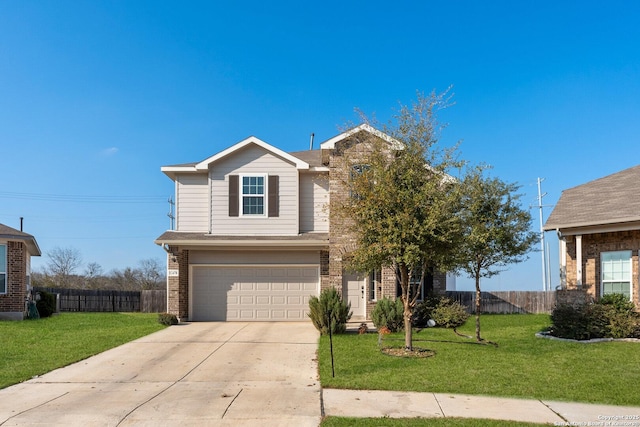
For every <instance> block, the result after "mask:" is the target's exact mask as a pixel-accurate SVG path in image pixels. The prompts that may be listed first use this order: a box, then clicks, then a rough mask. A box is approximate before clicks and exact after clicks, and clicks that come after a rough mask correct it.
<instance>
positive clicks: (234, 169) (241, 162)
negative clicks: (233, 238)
mask: <svg viewBox="0 0 640 427" xmlns="http://www.w3.org/2000/svg"><path fill="white" fill-rule="evenodd" d="M246 174H248V175H251V174H255V175H267V176H268V175H278V176H279V177H280V178H279V180H280V184H279V187H280V189H279V193H280V213H279V216H278V217H277V218H268V217H266V216H264V217H249V216H244V217H243V216H239V217H230V216H229V178H228V177H229V175H246ZM210 177H211V192H212V195H211V233H212V234H216V235H296V234H298V229H299V226H298V170H297V169H296V167H295V165H293V164H291V163H289V162H287V161H285V160H284V159H282V158H280V157H278V156H275V155H273V154H272V153H270V152H268V151H267V150H265V149H263V148H261V147H258V146H256V145H250V146H247V147H245V148H244V149H242V150H240V151H237V152H234V153H233V154H232V155H230V156H228V157H227V158H224V159H221V160H219V161H218V162H216V163H215V164H214V165H213V167H212V168H211V171H210ZM265 182H266V180H265ZM265 212H266V209H265Z"/></svg>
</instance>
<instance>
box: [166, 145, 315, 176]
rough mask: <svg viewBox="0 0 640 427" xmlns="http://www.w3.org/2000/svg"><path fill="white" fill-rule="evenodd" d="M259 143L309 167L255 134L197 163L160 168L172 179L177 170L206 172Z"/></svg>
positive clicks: (279, 154) (300, 165) (299, 164)
mask: <svg viewBox="0 0 640 427" xmlns="http://www.w3.org/2000/svg"><path fill="white" fill-rule="evenodd" d="M252 144H253V145H257V146H258V147H261V148H263V149H264V150H266V151H268V152H270V153H272V154H274V155H276V156H278V157H280V158H283V159H285V160H286V161H288V162H291V163H293V164H294V165H295V167H296V168H297V169H309V163H307V162H305V161H304V160H302V159H300V158H298V157H295V156H292V155H291V154H289V153H287V152H284V151H282V150H281V149H279V148H276V147H274V146H273V145H270V144H267V143H266V142H264V141H262V140H261V139H259V138H256V137H255V136H250V137H249V138H246V139H244V140H242V141H240V142H238V143H237V144H235V145H232V146H231V147H229V148H227V149H225V150H222V151H220V152H219V153H217V154H214V155H213V156H211V157H208V158H206V159H204V160H202V161H201V162H196V163H184V164H180V165H171V166H163V167H161V168H160V170H161V171H162V172H164V173H165V174H166V175H167V176H169V177H170V178H171V179H175V174H176V173H177V172H192V173H193V172H206V171H207V170H209V166H210V165H211V164H212V163H215V162H216V161H218V160H220V159H222V158H224V157H227V156H229V155H231V154H233V153H235V152H236V151H238V150H241V149H243V148H244V147H246V146H248V145H252Z"/></svg>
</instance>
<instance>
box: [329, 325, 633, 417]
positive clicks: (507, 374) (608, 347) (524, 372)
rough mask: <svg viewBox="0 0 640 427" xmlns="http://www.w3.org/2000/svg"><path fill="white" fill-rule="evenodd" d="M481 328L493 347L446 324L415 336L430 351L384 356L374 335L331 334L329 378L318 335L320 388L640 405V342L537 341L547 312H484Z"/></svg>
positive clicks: (390, 340)
mask: <svg viewBox="0 0 640 427" xmlns="http://www.w3.org/2000/svg"><path fill="white" fill-rule="evenodd" d="M474 325H475V322H474V319H473V318H470V319H469V321H468V322H467V324H466V325H465V326H463V327H462V328H460V332H461V333H464V334H467V335H473V331H474ZM481 325H482V336H483V338H485V339H487V340H489V341H493V342H496V343H498V346H497V347H494V346H491V345H477V344H475V341H473V340H470V339H466V338H463V337H459V336H456V335H455V334H454V333H453V332H452V331H451V330H446V329H438V328H434V329H425V330H422V331H421V332H419V333H415V334H414V346H417V347H423V348H428V349H430V350H433V351H435V353H436V354H435V356H433V357H429V358H425V359H412V358H400V357H393V356H387V355H384V354H382V353H381V352H380V350H379V348H378V334H377V333H369V334H365V335H356V334H345V335H337V336H334V340H333V345H334V355H335V373H336V375H335V378H332V376H331V356H330V350H329V337H325V336H323V337H321V338H320V346H319V365H320V379H321V383H322V386H323V387H328V388H346V389H362V390H367V389H371V390H403V391H424V392H435V393H459V394H478V395H487V396H502V397H519V398H533V399H545V400H558V401H575V402H588V403H603V404H611V405H627V406H640V394H638V393H637V384H639V383H640V364H638V360H639V358H638V357H639V355H640V343H633V342H602V343H594V344H584V343H575V342H562V341H556V340H549V339H541V338H536V337H535V333H536V332H538V331H541V330H542V329H544V328H546V327H547V326H549V316H548V315H483V316H482V317H481ZM403 337H404V335H403V333H397V334H392V335H388V336H386V337H385V339H384V345H387V346H388V345H397V346H402V345H403ZM394 339H395V340H394Z"/></svg>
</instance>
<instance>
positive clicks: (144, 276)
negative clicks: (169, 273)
mask: <svg viewBox="0 0 640 427" xmlns="http://www.w3.org/2000/svg"><path fill="white" fill-rule="evenodd" d="M139 265H140V275H139V278H140V288H141V289H162V288H163V287H164V280H165V275H164V267H163V266H162V264H161V263H160V261H158V260H157V259H155V258H148V259H143V260H142V261H140V263H139Z"/></svg>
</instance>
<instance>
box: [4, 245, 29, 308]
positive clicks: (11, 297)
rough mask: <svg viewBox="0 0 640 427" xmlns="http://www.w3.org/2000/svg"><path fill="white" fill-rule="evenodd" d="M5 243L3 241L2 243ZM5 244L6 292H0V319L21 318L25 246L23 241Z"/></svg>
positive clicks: (24, 297)
mask: <svg viewBox="0 0 640 427" xmlns="http://www.w3.org/2000/svg"><path fill="white" fill-rule="evenodd" d="M3 244H5V243H3ZM6 245H7V293H6V294H0V319H3V318H4V319H11V320H22V319H23V318H24V312H25V302H26V297H27V257H28V256H29V254H28V252H27V247H26V245H25V244H24V243H23V242H16V241H9V242H6Z"/></svg>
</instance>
